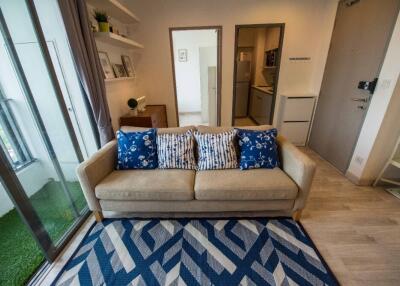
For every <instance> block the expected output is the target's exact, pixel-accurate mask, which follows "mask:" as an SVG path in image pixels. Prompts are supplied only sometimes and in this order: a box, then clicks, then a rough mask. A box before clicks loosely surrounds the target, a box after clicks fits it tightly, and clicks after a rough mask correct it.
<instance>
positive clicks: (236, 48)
mask: <svg viewBox="0 0 400 286" xmlns="http://www.w3.org/2000/svg"><path fill="white" fill-rule="evenodd" d="M274 27H280V28H281V32H280V35H279V37H280V38H279V47H278V59H277V66H278V68H277V71H276V83H275V85H274V91H273V92H274V96H273V97H272V103H271V105H272V109H271V114H270V119H269V120H270V122H271V124H272V123H273V119H274V114H275V103H276V95H277V94H276V92H277V90H278V82H279V72H280V69H281V59H282V48H283V38H284V35H285V23H270V24H243V25H242V24H241V25H235V44H234V45H235V46H234V52H233V79H232V81H233V84H232V87H233V88H232V93H233V96H232V115H231V117H232V119H231V125H232V126H234V125H235V109H236V88H235V84H236V69H237V62H236V53H237V50H238V42H239V29H240V28H274ZM250 88H251V84H250ZM247 108H248V109H249V108H250V105H248V106H247Z"/></svg>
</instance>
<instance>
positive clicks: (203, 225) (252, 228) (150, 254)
mask: <svg viewBox="0 0 400 286" xmlns="http://www.w3.org/2000/svg"><path fill="white" fill-rule="evenodd" d="M54 285H226V286H231V285H338V282H337V280H336V278H335V277H334V275H333V274H332V273H331V272H330V270H329V268H328V267H327V265H326V264H325V262H324V261H323V259H322V257H321V256H320V255H319V253H318V251H317V249H316V248H315V246H314V245H313V243H312V241H311V239H310V238H309V237H308V235H307V234H306V232H305V231H304V229H303V228H302V227H301V226H300V225H299V224H297V223H296V222H295V221H294V220H292V219H227V220H221V219H176V220H159V219H150V220H143V219H106V220H104V221H103V222H102V223H97V224H95V225H94V226H93V227H92V229H91V230H90V231H89V233H88V234H87V235H86V237H85V238H84V240H83V241H82V243H81V245H80V247H79V248H78V249H77V251H76V252H75V254H74V255H73V257H72V258H71V260H70V261H69V262H68V263H67V264H66V266H65V267H64V269H63V270H62V271H61V273H60V275H59V276H58V277H57V280H56V281H55V282H54Z"/></svg>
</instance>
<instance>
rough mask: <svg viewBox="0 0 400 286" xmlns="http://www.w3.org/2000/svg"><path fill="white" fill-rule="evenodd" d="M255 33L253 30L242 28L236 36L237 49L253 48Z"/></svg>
mask: <svg viewBox="0 0 400 286" xmlns="http://www.w3.org/2000/svg"><path fill="white" fill-rule="evenodd" d="M255 34H256V31H255V29H254V28H243V29H240V30H239V34H238V45H237V47H238V48H252V47H254V39H255Z"/></svg>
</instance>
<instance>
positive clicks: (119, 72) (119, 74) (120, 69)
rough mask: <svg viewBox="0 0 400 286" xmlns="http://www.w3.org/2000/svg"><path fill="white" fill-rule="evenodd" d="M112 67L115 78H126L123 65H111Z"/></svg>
mask: <svg viewBox="0 0 400 286" xmlns="http://www.w3.org/2000/svg"><path fill="white" fill-rule="evenodd" d="M112 66H113V69H114V72H115V75H116V76H117V77H126V71H125V68H124V66H123V65H121V64H113V65H112Z"/></svg>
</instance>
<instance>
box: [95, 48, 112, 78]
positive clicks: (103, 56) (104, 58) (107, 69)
mask: <svg viewBox="0 0 400 286" xmlns="http://www.w3.org/2000/svg"><path fill="white" fill-rule="evenodd" d="M99 58H100V63H101V67H102V68H103V73H104V77H105V78H107V79H109V78H115V75H114V71H113V68H112V66H111V62H110V59H109V58H108V54H107V53H106V52H99Z"/></svg>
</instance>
